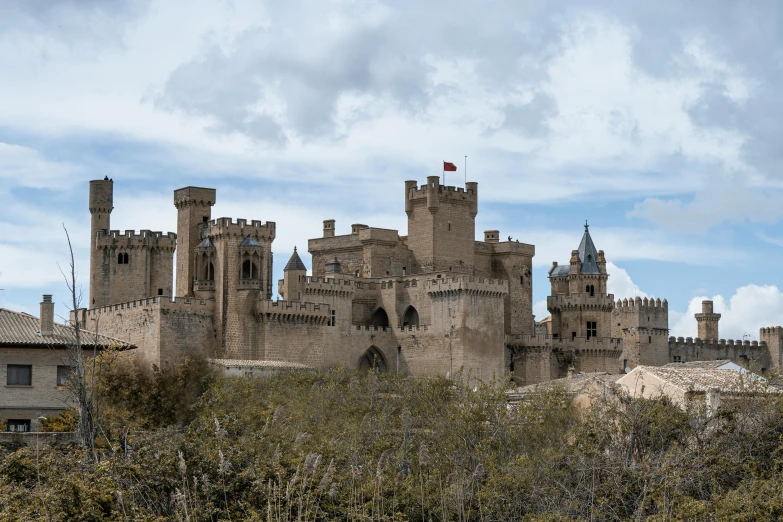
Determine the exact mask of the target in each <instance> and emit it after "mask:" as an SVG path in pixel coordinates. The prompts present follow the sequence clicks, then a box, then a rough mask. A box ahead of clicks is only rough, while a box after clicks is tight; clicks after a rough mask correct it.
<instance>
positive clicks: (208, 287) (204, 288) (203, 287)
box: [193, 279, 215, 292]
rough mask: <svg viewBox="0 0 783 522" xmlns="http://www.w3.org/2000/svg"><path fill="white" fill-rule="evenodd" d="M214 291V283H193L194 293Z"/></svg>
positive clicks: (200, 280) (195, 281)
mask: <svg viewBox="0 0 783 522" xmlns="http://www.w3.org/2000/svg"><path fill="white" fill-rule="evenodd" d="M214 290H215V281H214V280H211V281H208V280H206V279H196V280H194V281H193V291H194V292H210V291H213V292H214Z"/></svg>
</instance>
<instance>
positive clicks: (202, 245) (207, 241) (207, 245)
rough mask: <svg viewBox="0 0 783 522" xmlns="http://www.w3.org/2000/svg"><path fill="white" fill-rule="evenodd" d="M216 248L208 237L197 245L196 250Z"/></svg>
mask: <svg viewBox="0 0 783 522" xmlns="http://www.w3.org/2000/svg"><path fill="white" fill-rule="evenodd" d="M214 246H215V245H214V244H212V240H211V239H209V238H208V237H206V238H204V240H203V241H202V242H201V243H199V244H198V245H196V248H212V247H214Z"/></svg>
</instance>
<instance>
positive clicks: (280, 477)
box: [0, 360, 783, 521]
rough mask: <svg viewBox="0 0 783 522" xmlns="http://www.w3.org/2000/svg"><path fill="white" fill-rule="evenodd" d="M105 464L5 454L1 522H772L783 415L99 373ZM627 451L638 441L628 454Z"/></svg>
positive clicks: (409, 381) (350, 376)
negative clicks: (645, 521)
mask: <svg viewBox="0 0 783 522" xmlns="http://www.w3.org/2000/svg"><path fill="white" fill-rule="evenodd" d="M99 382H100V386H99V387H98V388H97V391H98V395H97V397H99V403H100V408H101V411H102V430H101V435H100V437H101V438H102V444H101V447H100V451H99V456H100V459H99V461H98V462H97V463H91V462H90V461H89V460H88V459H85V458H84V455H83V454H82V452H81V450H79V449H74V448H70V449H65V450H54V449H49V448H46V449H39V450H38V451H35V450H31V449H29V448H23V449H20V450H18V451H14V452H10V453H8V454H6V455H4V456H2V457H0V519H2V520H28V519H37V518H43V519H51V520H72V519H77V520H183V521H185V520H187V521H196V520H199V521H200V520H204V521H206V520H229V519H230V520H275V521H282V520H286V521H288V520H334V519H338V520H390V521H391V520H426V521H429V520H433V521H440V520H590V519H595V520H628V519H642V518H650V519H651V520H693V519H712V520H714V519H736V520H758V519H774V518H777V517H779V516H781V505H782V504H783V502H781V500H780V496H779V493H775V492H776V491H778V492H779V491H780V487H781V485H783V476H782V475H781V469H783V466H781V462H783V461H782V460H781V456H783V445H781V440H780V433H783V430H781V418H782V417H781V414H780V412H781V407H780V406H781V405H780V402H779V400H778V399H758V398H748V400H747V401H746V402H744V403H742V404H737V405H736V406H735V407H734V408H733V409H732V410H726V412H725V413H724V414H721V415H719V416H717V417H714V418H710V419H707V418H704V417H702V416H699V415H697V414H695V413H686V412H683V411H681V410H680V409H678V408H676V407H675V406H673V405H672V404H669V403H668V402H667V401H665V400H629V401H625V402H622V401H618V400H615V399H611V398H606V399H600V398H598V399H596V400H595V401H594V403H593V404H594V405H593V407H592V408H591V409H590V410H589V411H579V410H576V409H575V408H573V407H572V406H571V401H570V397H569V395H568V394H567V392H566V391H565V390H563V389H558V388H556V387H552V388H545V389H543V390H542V391H541V392H539V393H536V394H534V395H532V396H529V397H527V399H526V400H525V401H524V402H522V403H520V404H519V405H518V406H516V407H510V406H509V405H508V404H507V402H506V397H505V394H504V391H503V390H502V389H501V388H499V387H497V386H494V385H489V384H488V385H484V386H479V387H478V388H476V389H473V388H468V387H466V386H463V385H460V384H455V383H453V382H452V381H449V380H446V379H440V378H431V379H413V378H405V377H402V376H397V375H388V374H377V373H369V374H363V375H361V374H357V373H353V372H348V371H345V370H340V369H331V370H327V371H323V372H320V373H314V372H302V373H299V372H292V373H283V374H279V375H275V376H272V377H267V378H226V377H220V376H217V375H215V374H214V373H212V372H211V371H210V370H209V369H208V366H207V365H206V364H205V363H204V362H200V361H194V360H189V361H186V362H184V363H182V364H181V365H178V366H174V367H170V368H167V369H164V370H155V371H150V372H146V373H145V372H144V371H143V370H142V369H141V368H137V367H133V366H129V365H128V364H127V363H118V364H116V365H115V364H106V365H102V366H101V380H100V381H99ZM632 441H633V443H632Z"/></svg>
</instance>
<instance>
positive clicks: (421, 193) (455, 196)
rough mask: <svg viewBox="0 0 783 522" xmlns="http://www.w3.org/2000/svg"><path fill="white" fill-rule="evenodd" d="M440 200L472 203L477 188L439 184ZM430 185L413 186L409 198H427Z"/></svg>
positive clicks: (409, 191)
mask: <svg viewBox="0 0 783 522" xmlns="http://www.w3.org/2000/svg"><path fill="white" fill-rule="evenodd" d="M437 188H438V199H439V200H441V201H442V200H457V201H465V202H469V203H472V202H473V201H474V199H475V197H476V194H475V190H473V189H472V188H470V187H468V188H464V187H455V186H451V185H440V184H439V185H438V186H437ZM427 192H428V185H427V184H426V183H425V184H424V185H421V186H418V187H417V186H415V185H414V186H413V187H411V188H410V189H409V190H408V193H407V194H408V199H410V200H417V199H427Z"/></svg>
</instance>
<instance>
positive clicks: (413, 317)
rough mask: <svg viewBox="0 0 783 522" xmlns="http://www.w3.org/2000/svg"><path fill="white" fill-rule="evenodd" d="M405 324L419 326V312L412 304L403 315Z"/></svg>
mask: <svg viewBox="0 0 783 522" xmlns="http://www.w3.org/2000/svg"><path fill="white" fill-rule="evenodd" d="M402 325H403V326H419V312H418V311H417V310H416V308H414V307H413V306H412V305H411V306H409V307H408V309H407V310H405V313H404V314H403V315H402Z"/></svg>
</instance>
